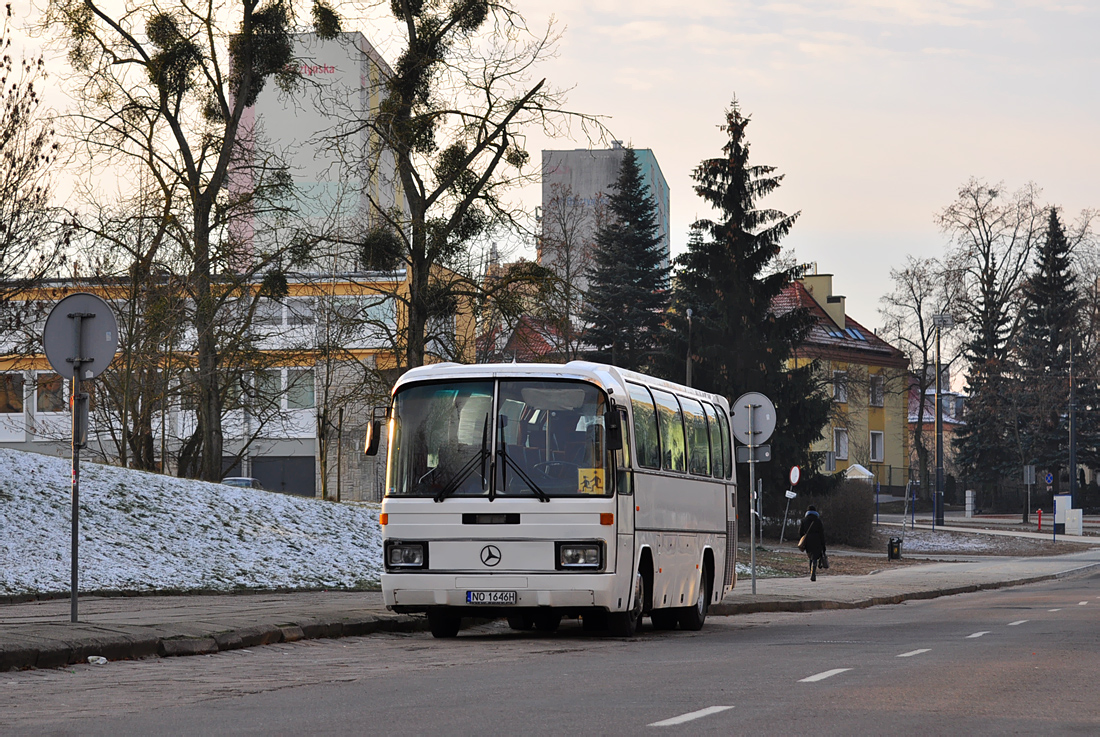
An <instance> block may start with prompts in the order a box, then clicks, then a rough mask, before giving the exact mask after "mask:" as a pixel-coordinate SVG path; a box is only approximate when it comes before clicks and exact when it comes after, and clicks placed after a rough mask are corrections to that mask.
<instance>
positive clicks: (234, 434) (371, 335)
mask: <svg viewBox="0 0 1100 737" xmlns="http://www.w3.org/2000/svg"><path fill="white" fill-rule="evenodd" d="M439 278H441V279H446V278H458V277H457V275H455V274H453V272H447V271H444V270H440V273H439ZM257 288H258V284H252V285H245V286H242V287H240V288H239V289H238V290H237V296H236V298H235V299H233V300H232V301H231V303H227V305H226V306H225V307H223V309H222V313H221V318H220V319H219V329H220V332H219V336H220V337H219V351H220V354H221V355H220V359H221V360H222V361H223V363H222V366H221V369H220V370H221V371H223V372H224V374H225V375H224V379H223V387H224V390H225V396H224V398H223V408H224V409H223V415H222V429H223V442H224V468H225V472H224V474H223V475H225V476H248V477H254V478H258V479H259V480H260V481H261V483H262V484H263V486H264V488H267V489H270V490H274V491H283V492H286V493H291V494H298V495H303V496H321V495H323V496H325V497H327V498H336V497H340V498H342V499H347V500H372V499H377V498H379V492H380V490H381V485H382V475H383V474H382V471H383V469H382V468H381V467H380V465H379V464H378V458H368V457H366V456H363V455H362V453H361V444H362V439H363V433H364V431H365V428H366V425H367V423H368V422H369V421H370V418H371V409H372V407H374V406H377V405H380V404H383V403H384V402H385V395H386V392H387V391H388V388H389V385H390V384H391V383H392V381H393V379H395V378H396V376H397V375H399V374H400V373H401V371H402V370H403V366H402V365H401V361H400V358H401V353H402V348H403V346H402V331H403V330H404V324H405V308H404V301H405V300H406V299H407V295H408V286H407V280H406V273H405V272H404V271H403V270H398V271H395V272H384V273H383V272H360V273H355V274H341V275H338V276H336V277H332V276H326V275H317V274H314V275H300V276H298V277H292V278H291V279H290V280H289V283H288V285H287V292H288V293H287V296H286V297H284V298H282V299H278V300H275V299H269V298H266V297H260V298H258V299H257V298H256V289H257ZM74 292H91V293H94V294H96V295H98V296H100V297H102V298H103V299H105V300H106V301H107V302H108V304H110V305H111V307H112V308H113V309H114V311H115V316H116V319H117V320H118V325H119V338H120V340H119V349H118V352H117V353H116V356H115V360H114V362H113V363H112V364H111V366H110V367H109V368H108V369H107V371H106V372H104V374H103V375H102V376H100V377H99V378H98V379H96V380H95V381H93V382H88V384H86V385H85V389H86V390H87V391H91V392H92V394H93V406H92V411H91V421H90V427H89V443H88V447H87V450H86V455H87V457H88V458H90V459H91V460H98V461H102V462H107V463H121V464H124V465H127V466H133V467H137V468H143V469H149V470H153V469H159V470H161V471H164V472H168V473H173V474H175V473H179V471H180V467H181V465H183V464H184V463H185V460H184V459H185V458H186V457H187V452H188V450H187V449H188V447H189V445H190V444H191V443H192V442H193V439H194V436H195V434H196V428H197V419H198V418H197V412H196V411H195V409H196V399H195V383H194V382H195V372H196V370H197V366H196V363H195V346H196V339H195V329H194V327H193V325H192V323H191V321H190V319H189V316H190V313H191V311H192V308H193V305H192V303H191V301H190V300H189V299H187V298H186V297H185V296H184V291H183V289H182V288H181V287H180V285H179V284H178V283H173V282H172V281H170V279H168V278H165V279H164V280H163V281H162V282H159V283H157V284H149V283H144V282H143V283H140V284H134V283H131V282H129V281H127V280H98V281H91V280H81V281H71V280H56V281H52V282H50V283H46V284H43V285H41V286H40V287H37V288H35V289H32V290H28V292H26V293H24V294H21V295H17V296H16V298H15V299H14V300H13V301H12V302H10V303H8V304H6V305H4V311H5V312H4V315H3V316H4V317H5V319H4V320H3V322H2V324H3V329H2V330H0V447H4V448H12V449H15V450H24V451H31V452H37V453H45V454H49V455H58V456H67V455H68V453H69V439H70V437H71V418H70V416H69V398H68V395H69V391H70V387H69V385H68V383H67V382H63V381H62V380H61V378H60V377H59V376H58V375H57V374H56V373H54V371H53V369H52V368H51V367H50V365H49V363H48V361H47V360H46V358H45V356H44V355H43V353H42V349H41V345H40V342H39V341H40V339H41V332H42V330H41V329H42V325H43V324H44V322H45V317H46V315H47V314H48V313H49V311H50V309H51V308H52V307H53V305H54V304H56V302H58V301H59V300H61V299H62V298H64V297H65V296H67V295H68V294H71V293H74ZM166 306H167V307H166ZM457 308H458V309H457V311H456V312H455V314H453V315H451V316H450V317H448V318H446V319H437V320H433V321H432V322H431V324H430V325H429V330H428V335H427V339H428V341H427V342H428V346H427V350H428V356H427V360H428V362H434V361H439V360H457V361H471V360H473V356H474V320H473V314H472V310H471V308H470V305H469V303H468V301H465V300H460V301H459V302H458V303H457ZM166 310H169V311H170V314H166ZM248 311H251V312H252V315H251V317H250V319H243V318H244V315H243V313H246V312H248ZM238 313H242V314H238ZM13 315H20V316H21V319H19V320H15V319H10V318H11V316H13ZM36 343H37V345H36ZM395 348H397V349H398V350H397V351H396V352H395Z"/></svg>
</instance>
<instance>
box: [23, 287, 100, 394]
mask: <svg viewBox="0 0 1100 737" xmlns="http://www.w3.org/2000/svg"><path fill="white" fill-rule="evenodd" d="M42 343H43V345H44V346H45V348H46V358H47V359H48V360H49V362H50V366H52V367H53V370H54V371H56V372H57V373H58V374H60V375H61V376H62V377H64V378H66V379H71V378H73V374H74V373H75V371H76V367H77V366H79V367H80V378H81V379H94V378H95V377H97V376H99V375H100V374H101V373H103V370H104V369H106V368H107V366H109V365H110V363H111V361H112V360H114V357H115V351H116V350H117V348H118V322H117V321H116V320H115V313H114V312H113V311H112V310H111V306H110V305H108V304H107V303H106V302H104V301H103V300H102V299H100V298H99V297H97V296H95V295H94V294H87V293H84V292H78V293H76V294H70V295H69V296H68V297H66V298H65V299H63V300H61V301H60V302H58V303H57V304H56V305H54V306H53V309H52V310H50V314H49V316H48V317H47V318H46V327H45V329H44V330H43V331H42Z"/></svg>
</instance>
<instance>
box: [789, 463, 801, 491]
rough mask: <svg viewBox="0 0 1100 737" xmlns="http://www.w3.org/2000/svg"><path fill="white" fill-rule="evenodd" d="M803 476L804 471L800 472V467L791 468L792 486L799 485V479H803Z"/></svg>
mask: <svg viewBox="0 0 1100 737" xmlns="http://www.w3.org/2000/svg"><path fill="white" fill-rule="evenodd" d="M801 476H802V471H801V470H799V468H798V466H791V477H790V478H791V486H796V485H797V484H798V479H799V478H801Z"/></svg>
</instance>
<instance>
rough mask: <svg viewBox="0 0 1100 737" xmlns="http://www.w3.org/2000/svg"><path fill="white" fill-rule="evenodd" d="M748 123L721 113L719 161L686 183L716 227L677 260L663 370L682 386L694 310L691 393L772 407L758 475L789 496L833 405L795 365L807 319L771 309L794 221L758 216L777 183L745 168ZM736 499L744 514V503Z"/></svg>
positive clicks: (805, 368)
mask: <svg viewBox="0 0 1100 737" xmlns="http://www.w3.org/2000/svg"><path fill="white" fill-rule="evenodd" d="M748 123H749V118H748V117H745V116H744V115H742V114H741V111H740V109H739V108H738V105H737V101H736V100H734V101H733V103H732V104H731V106H730V109H729V110H728V111H727V113H726V125H725V132H726V133H727V134H728V136H729V142H728V143H726V145H725V146H724V147H723V149H722V150H723V152H724V154H725V155H724V156H722V157H719V158H714V159H707V160H705V161H703V162H702V163H701V164H700V165H699V166H698V168H697V169H696V170H695V172H694V174H693V175H692V176H693V178H694V179H695V181H696V182H697V185H696V187H695V191H696V192H697V193H698V194H699V196H700V197H702V198H703V199H704V200H705V201H706V202H708V203H709V204H710V205H712V206H713V207H714V208H715V209H716V210H717V211H718V213H719V217H718V218H717V219H715V220H706V219H704V220H699V221H697V222H695V223H694V224H693V225H692V231H691V237H690V239H689V243H688V250H687V252H686V253H684V254H683V255H682V256H680V257H679V259H677V272H676V276H675V279H674V287H673V309H672V311H671V313H670V315H669V326H670V330H669V332H668V340H667V350H666V351H665V354H664V358H665V361H666V363H665V364H664V368H665V374H666V376H667V377H668V378H669V379H672V380H674V381H682V380H683V378H684V373H685V372H684V363H685V358H686V355H687V352H688V346H687V310H688V309H689V308H690V309H691V310H692V312H693V315H692V324H691V357H692V382H691V383H692V385H693V386H696V387H698V388H700V389H703V390H705V391H710V392H714V393H717V394H723V395H725V396H726V397H728V398H729V400H730V402H731V403H732V402H733V401H734V400H735V399H736V398H737V397H738V396H740V395H741V394H743V393H744V392H747V391H757V392H760V393H762V394H764V395H765V396H767V397H769V398H770V399H771V400H772V401H773V402H774V403H775V406H776V415H777V417H776V420H777V423H776V429H775V433H774V434H773V435H772V438H771V440H770V444H771V446H772V458H773V461H772V462H771V463H767V464H762V465H760V466H758V467H757V470H758V471H759V472H760V475H761V476H762V477H763V478H764V479H765V482H764V483H765V488H766V489H768V490H769V491H775V490H776V489H781V488H786V483H787V482H786V473H787V470H788V469H789V468H790V467H791V466H792V465H798V466H801V467H803V468H807V469H813V468H815V467H816V466H817V462H816V461H817V459H814V458H812V457H811V454H810V446H811V445H812V444H813V443H814V442H815V441H816V440H818V439H819V438H820V437H821V429H822V428H823V427H824V426H825V423H826V421H827V420H828V416H829V411H830V409H831V401H830V399H829V398H828V397H827V396H825V395H824V394H823V393H822V392H820V391H819V390H818V384H817V381H816V378H815V368H816V367H815V365H814V364H810V363H804V364H802V365H800V366H795V365H794V361H793V359H794V353H795V349H796V348H797V346H798V345H799V344H800V343H801V342H802V341H803V339H804V338H805V337H806V335H807V333H808V332H809V329H810V327H811V326H812V324H813V323H812V317H811V316H810V313H809V311H808V310H806V309H805V308H796V309H791V310H787V311H783V310H776V309H775V305H774V300H775V299H776V297H778V296H779V295H780V293H781V292H782V291H783V289H784V288H785V287H787V286H788V285H789V284H790V283H791V282H792V280H793V279H794V278H795V277H796V276H797V273H796V270H795V269H794V268H781V267H779V264H778V263H777V259H778V257H779V253H780V245H779V243H780V240H782V238H783V237H784V236H785V235H786V234H787V233H788V231H790V229H791V226H792V225H793V224H794V221H795V219H796V218H797V217H798V214H797V213H796V214H794V215H785V214H784V213H782V212H779V211H777V210H770V209H762V208H759V207H758V206H757V202H758V200H760V199H761V198H763V197H765V196H766V195H767V194H768V193H770V192H772V191H773V190H775V189H776V188H777V187H778V186H779V184H780V182H781V181H782V178H783V177H782V176H781V175H777V174H775V168H774V167H771V166H753V165H750V164H749V144H748V143H747V141H746V140H745V128H746V126H747V125H748ZM744 469H745V467H744V466H740V467H739V472H741V473H745V470H744ZM745 475H746V476H747V473H745ZM743 481H747V479H743ZM742 488H746V487H745V486H742ZM741 499H742V501H744V502H745V504H746V505H747V499H748V494H742V495H741ZM746 510H747V506H746ZM742 519H747V514H746V515H743V516H742Z"/></svg>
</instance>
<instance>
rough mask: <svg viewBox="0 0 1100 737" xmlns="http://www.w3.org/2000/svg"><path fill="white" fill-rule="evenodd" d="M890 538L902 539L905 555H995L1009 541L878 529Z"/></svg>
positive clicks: (981, 536) (944, 533)
mask: <svg viewBox="0 0 1100 737" xmlns="http://www.w3.org/2000/svg"><path fill="white" fill-rule="evenodd" d="M879 529H880V530H883V532H884V534H889V536H890V537H900V538H902V543H901V550H902V554H905V553H945V554H947V553H960V554H962V553H974V554H977V553H996V552H998V550H999V548H1000V547H1001V546H1002V544H1003V543H1006V542H1011V541H1009V540H1004V539H998V538H995V537H994V536H992V535H981V534H976V533H974V534H971V533H954V532H939V531H937V530H920V529H912V530H911V529H908V528H906V529H905V530H904V532H901V531H898V530H897V528H894V529H890V528H879Z"/></svg>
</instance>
